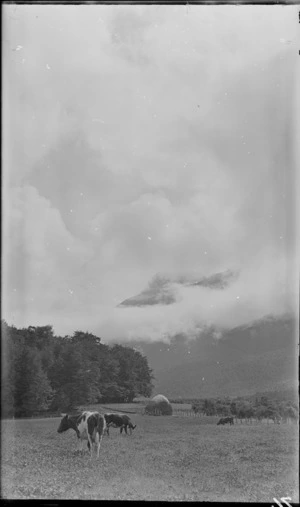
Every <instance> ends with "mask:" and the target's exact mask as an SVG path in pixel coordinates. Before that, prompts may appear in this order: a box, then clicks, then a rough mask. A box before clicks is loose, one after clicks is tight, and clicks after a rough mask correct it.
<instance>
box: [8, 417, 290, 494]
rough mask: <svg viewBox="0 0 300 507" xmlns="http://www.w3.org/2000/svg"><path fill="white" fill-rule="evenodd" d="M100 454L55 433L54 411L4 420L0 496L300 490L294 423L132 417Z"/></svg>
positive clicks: (70, 434)
mask: <svg viewBox="0 0 300 507" xmlns="http://www.w3.org/2000/svg"><path fill="white" fill-rule="evenodd" d="M132 419H133V421H134V423H137V428H136V429H135V430H134V432H133V434H132V436H126V435H123V434H122V435H120V433H119V430H117V429H111V431H110V437H107V436H104V437H103V439H102V445H101V450H100V459H99V460H97V458H96V456H93V458H92V459H91V458H90V457H89V454H88V451H87V448H86V443H85V444H84V448H85V451H84V454H83V455H80V454H79V453H78V450H77V449H78V447H77V446H78V444H77V437H76V435H75V432H73V431H72V430H69V431H68V432H66V433H63V434H58V433H57V427H58V425H59V421H60V419H59V418H51V419H27V420H24V419H23V420H10V421H2V474H1V479H2V480H1V489H2V498H6V499H16V498H18V499H19V498H20V499H34V498H37V499H85V500H103V499H104V500H171V501H174V500H177V501H227V502H230V501H236V502H237V501H239V502H272V501H273V498H274V497H276V498H278V499H280V498H281V497H288V496H289V497H291V498H292V501H293V502H298V501H299V494H298V473H297V472H298V452H297V448H298V428H297V426H296V425H287V424H282V425H275V424H273V425H271V424H269V425H266V424H259V423H256V424H252V425H243V424H239V425H234V426H217V425H216V420H217V419H216V420H213V418H206V417H202V418H194V417H191V418H188V417H185V418H184V417H153V416H152V417H151V416H141V415H135V416H132Z"/></svg>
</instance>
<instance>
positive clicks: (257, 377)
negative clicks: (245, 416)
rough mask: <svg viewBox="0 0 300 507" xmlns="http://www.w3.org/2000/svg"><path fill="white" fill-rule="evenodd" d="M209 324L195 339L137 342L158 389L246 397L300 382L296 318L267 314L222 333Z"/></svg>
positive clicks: (186, 394)
mask: <svg viewBox="0 0 300 507" xmlns="http://www.w3.org/2000/svg"><path fill="white" fill-rule="evenodd" d="M214 336H216V330H215V329H213V328H208V329H207V330H206V332H204V333H202V334H201V335H199V336H198V338H197V339H196V340H187V337H186V336H184V335H177V336H175V337H173V338H172V339H171V342H170V344H165V343H162V342H158V343H150V344H149V343H138V342H136V346H138V348H139V350H141V351H142V352H143V353H144V354H145V355H146V356H147V357H148V360H149V364H150V367H151V368H153V370H154V375H155V392H162V393H164V394H165V395H166V396H169V397H178V396H184V397H202V396H218V395H221V394H222V395H232V396H233V395H246V394H252V393H254V392H256V391H272V390H281V389H285V388H289V387H293V386H295V381H296V375H297V373H296V368H297V357H298V349H297V341H296V321H295V319H293V318H292V317H291V316H283V317H281V318H274V317H265V318H264V319H261V320H259V321H256V322H252V323H251V325H247V326H240V327H236V328H234V329H231V330H227V331H223V334H222V337H221V338H219V339H216V338H214ZM203 378H204V380H202V379H203Z"/></svg>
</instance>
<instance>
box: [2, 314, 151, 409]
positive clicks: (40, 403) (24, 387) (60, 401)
mask: <svg viewBox="0 0 300 507" xmlns="http://www.w3.org/2000/svg"><path fill="white" fill-rule="evenodd" d="M152 379H153V375H152V371H151V369H150V368H149V366H148V362H147V358H146V357H145V356H143V355H142V354H141V353H140V352H138V351H136V350H135V349H133V348H130V347H127V346H122V345H113V346H108V345H104V344H102V343H101V339H100V338H98V337H97V336H94V335H93V334H91V333H87V332H81V331H76V332H75V333H74V334H73V336H65V337H60V336H55V335H54V333H53V329H52V326H43V327H33V326H29V327H28V328H23V329H17V328H16V327H14V326H9V325H7V323H6V322H4V321H2V405H1V406H2V415H3V416H16V417H18V416H27V415H32V414H35V413H38V412H42V411H46V410H49V411H66V410H70V409H72V408H74V407H76V406H77V405H80V404H83V403H84V404H87V403H97V402H101V403H106V402H131V401H132V400H133V398H134V397H136V396H139V395H141V396H146V397H149V396H151V392H152V388H153V386H152Z"/></svg>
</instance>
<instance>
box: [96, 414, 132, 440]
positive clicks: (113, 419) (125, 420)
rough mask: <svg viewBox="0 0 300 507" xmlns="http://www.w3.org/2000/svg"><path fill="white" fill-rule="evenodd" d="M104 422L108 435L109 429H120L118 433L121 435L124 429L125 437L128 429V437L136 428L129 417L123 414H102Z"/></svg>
mask: <svg viewBox="0 0 300 507" xmlns="http://www.w3.org/2000/svg"><path fill="white" fill-rule="evenodd" d="M104 417H105V421H106V432H107V434H108V435H109V428H110V427H112V428H120V433H122V431H123V429H125V433H126V435H127V434H128V433H127V427H128V428H129V431H130V435H131V434H132V430H134V428H136V424H135V425H133V424H132V422H131V420H130V417H128V415H125V414H104Z"/></svg>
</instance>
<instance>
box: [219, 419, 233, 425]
mask: <svg viewBox="0 0 300 507" xmlns="http://www.w3.org/2000/svg"><path fill="white" fill-rule="evenodd" d="M228 423H229V424H230V425H231V424H234V422H233V417H221V419H220V420H219V422H218V423H217V425H219V424H228Z"/></svg>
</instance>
